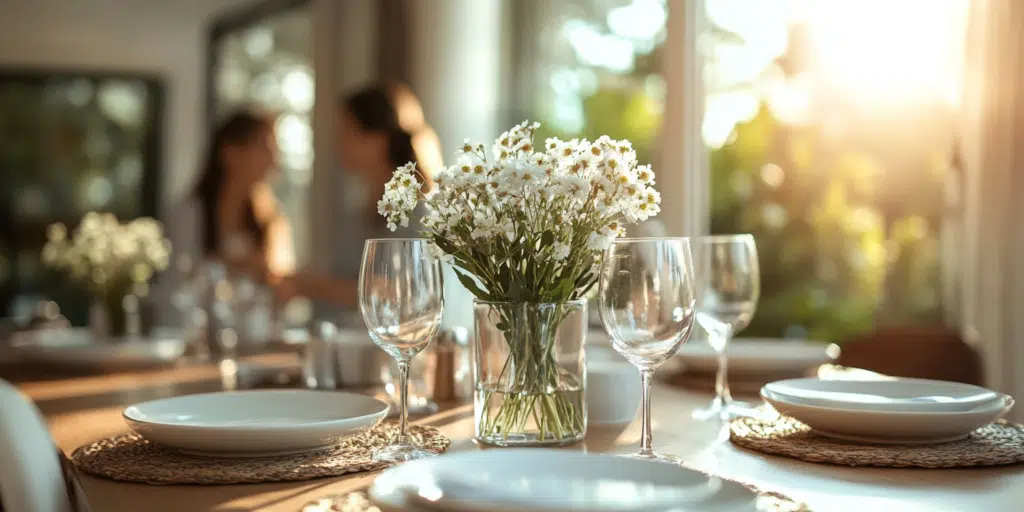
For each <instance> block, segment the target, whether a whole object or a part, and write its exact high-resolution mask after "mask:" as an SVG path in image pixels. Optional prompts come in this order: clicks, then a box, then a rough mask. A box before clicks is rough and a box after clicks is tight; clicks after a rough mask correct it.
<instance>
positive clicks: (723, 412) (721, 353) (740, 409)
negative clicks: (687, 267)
mask: <svg viewBox="0 0 1024 512" xmlns="http://www.w3.org/2000/svg"><path fill="white" fill-rule="evenodd" d="M696 263H697V276H698V284H697V293H698V304H697V323H699V324H700V326H701V327H702V328H703V329H704V330H705V331H706V332H707V335H708V343H709V344H710V345H711V348H712V349H714V351H715V353H716V354H717V356H718V374H717V376H716V377H715V399H714V400H712V401H711V404H709V405H708V407H706V408H704V409H698V410H696V411H694V412H693V417H694V418H697V419H701V420H706V419H723V420H728V419H731V418H735V417H739V416H751V415H756V411H755V409H754V407H753V406H752V405H750V404H747V403H744V402H737V401H734V400H733V399H732V396H731V395H730V394H729V374H728V368H729V365H728V363H729V359H728V357H727V356H726V347H728V345H729V340H731V339H732V337H733V336H735V335H736V333H738V332H740V331H742V330H743V329H744V328H746V327H747V325H749V324H750V320H751V319H752V318H753V317H754V311H755V310H756V309H757V300H758V298H759V296H760V294H761V281H760V272H759V270H758V262H757V247H756V246H755V245H754V237H753V235H722V236H709V237H704V238H702V239H701V241H700V247H698V248H697V261H696Z"/></svg>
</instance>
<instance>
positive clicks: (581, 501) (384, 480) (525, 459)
mask: <svg viewBox="0 0 1024 512" xmlns="http://www.w3.org/2000/svg"><path fill="white" fill-rule="evenodd" d="M370 497H371V499H372V500H373V502H374V504H375V505H377V506H378V507H379V508H381V509H383V510H385V511H416V510H448V511H470V510H473V511H480V510H488V511H492V512H510V511H520V510H534V511H543V512H554V511H558V512H567V511H583V510H586V511H592V512H611V511H615V512H618V511H627V510H629V511H654V510H669V509H671V510H700V511H707V512H719V511H730V512H732V511H753V510H755V503H756V499H757V495H756V494H755V493H754V492H753V491H751V490H749V489H747V488H746V487H743V486H742V485H740V484H737V483H735V482H730V481H727V480H721V479H719V478H714V477H709V476H707V475H705V474H703V473H700V472H697V471H694V470H691V469H686V468H684V467H682V466H678V465H674V464H663V463H658V462H650V461H643V460H636V459H627V458H624V457H616V456H614V455H595V454H587V453H581V452H574V451H568V450H553V449H530V450H524V449H499V450H484V451H477V452H463V453H456V454H451V455H444V456H441V457H436V458H432V459H425V460H418V461H413V462H408V463H405V464H403V465H401V466H397V467H394V468H391V469H388V470H387V471H385V472H384V473H382V474H381V475H380V476H378V477H377V479H376V480H375V481H374V482H373V486H372V487H371V488H370Z"/></svg>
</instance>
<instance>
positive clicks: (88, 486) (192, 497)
mask: <svg viewBox="0 0 1024 512" xmlns="http://www.w3.org/2000/svg"><path fill="white" fill-rule="evenodd" d="M268 361H270V360H268ZM19 386H20V388H21V389H22V390H23V391H24V392H25V393H26V394H27V395H28V396H29V397H31V398H32V399H33V400H35V402H36V404H37V405H38V406H39V408H40V409H41V410H42V411H43V413H44V415H45V416H46V418H47V421H48V422H49V424H50V429H51V432H52V434H53V437H54V438H55V440H56V441H57V443H58V445H59V446H60V447H61V448H63V449H64V451H65V452H67V453H68V454H70V453H71V452H72V451H73V450H74V449H75V448H77V447H79V446H81V445H83V444H86V443H89V442H91V441H95V440H97V439H99V438H102V437H106V436H111V435H115V434H120V433H124V432H128V427H127V426H126V425H125V423H124V421H123V420H122V419H121V410H122V409H123V408H124V407H125V406H126V405H129V404H131V403H135V402H138V401H141V400H149V399H153V398H158V397H165V396H173V395H177V394H188V393H196V392H203V391H210V390H216V389H219V387H220V379H219V373H218V371H217V369H216V368H214V367H189V368H178V369H173V370H163V371H157V372H140V373H125V374H117V375H108V376H104V377H78V378H74V379H66V380H51V381H45V382H23V383H21V384H20V385H19ZM709 399H710V395H708V394H706V393H702V392H695V391H686V390H682V389H678V388H675V387H670V386H668V385H666V384H664V383H659V384H656V385H655V390H654V394H653V400H654V402H653V410H654V417H653V425H654V445H655V449H656V450H657V451H660V452H663V453H666V454H673V455H678V456H681V457H682V458H683V460H684V464H685V465H687V466H689V467H692V468H694V469H699V470H702V471H705V472H708V473H713V474H717V475H721V476H723V477H726V478H731V479H734V480H739V481H741V482H744V483H748V484H753V485H755V486H758V487H760V488H763V489H765V490H770V491H777V492H782V493H784V494H787V495H789V496H791V497H793V498H795V499H798V500H802V501H804V502H805V503H806V504H808V505H809V506H810V507H811V508H812V509H813V510H815V511H831V510H850V511H870V512H883V511H902V512H910V511H928V512H941V511H951V512H952V511H955V512H967V511H976V510H977V511H981V510H985V511H1013V510H1024V466H1016V467H1003V468H991V469H954V470H941V469H939V470H928V469H866V468H848V467H838V466H829V465H822V464H812V463H808V462H802V461H798V460H794V459H788V458H783V457H774V456H769V455H760V454H757V453H754V452H750V451H747V450H744V449H741V448H737V447H735V446H733V445H732V444H730V443H729V441H728V436H727V434H726V433H725V432H726V431H725V430H724V429H723V426H722V425H720V424H717V423H706V422H697V421H694V420H692V419H690V412H691V410H693V409H694V408H696V407H700V406H702V405H704V404H705V403H707V401H708V400H709ZM417 423H419V424H428V425H433V426H436V427H438V428H439V429H440V430H441V432H443V433H444V434H446V435H447V436H449V437H450V438H451V439H452V446H451V449H450V451H464V450H475V449H477V448H476V447H475V445H474V444H473V443H472V442H471V441H470V437H471V435H472V431H473V416H472V406H471V405H456V406H453V407H450V408H447V409H446V410H444V412H441V413H438V414H435V415H433V416H430V417H426V418H422V419H419V420H418V421H417ZM639 438H640V428H639V421H636V422H634V423H633V424H631V425H629V426H628V427H626V428H625V429H619V430H607V429H593V428H592V429H591V431H590V433H589V434H588V439H587V440H586V441H585V442H584V443H582V444H581V445H579V446H576V447H572V448H569V449H577V450H586V451H589V452H615V453H617V452H631V451H635V450H636V449H637V446H638V443H639ZM374 476H375V473H364V474H357V475H350V476H346V477H339V478H326V479H319V480H311V481H306V482H292V483H274V484H248V485H220V486H193V485H181V486H151V485H141V484H125V483H118V482H114V481H110V480H106V479H102V478H95V477H91V476H88V475H83V476H82V483H83V485H84V487H85V491H86V494H87V496H88V499H89V502H90V504H91V505H92V507H93V510H94V511H97V512H108V511H111V512H114V511H122V510H123V511H128V510H147V511H153V512H157V511H176V512H177V511H203V510H215V511H222V512H226V511H241V510H266V511H287V512H296V511H299V510H301V508H302V506H303V505H304V504H306V503H308V502H310V501H313V500H316V499H318V498H320V497H322V496H324V495H328V494H333V493H342V492H347V491H354V490H362V489H364V488H366V487H367V486H368V485H369V484H370V483H371V482H372V480H373V478H374Z"/></svg>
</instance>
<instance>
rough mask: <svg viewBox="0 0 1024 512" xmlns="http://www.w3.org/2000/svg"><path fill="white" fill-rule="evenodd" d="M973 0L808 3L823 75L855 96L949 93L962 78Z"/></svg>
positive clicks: (927, 97)
mask: <svg viewBox="0 0 1024 512" xmlns="http://www.w3.org/2000/svg"><path fill="white" fill-rule="evenodd" d="M967 3H968V2H967V1H966V0H900V1H896V2H894V1H890V0H843V1H838V0H837V1H829V2H814V3H808V4H805V7H806V8H807V9H809V12H808V13H807V21H808V23H809V27H810V30H811V34H812V40H813V52H814V54H815V57H816V59H817V66H818V69H819V70H820V71H821V78H822V80H823V81H824V82H825V83H826V84H827V85H828V86H829V87H831V88H832V89H833V90H835V91H836V92H837V93H840V94H843V95H844V96H847V97H850V98H851V99H853V100H855V101H861V102H868V101H870V102H875V103H879V102H881V103H894V102H907V101H922V102H931V101H948V100H949V98H950V97H951V96H955V94H956V93H955V91H956V84H957V83H958V81H959V79H958V76H959V73H960V62H961V60H962V48H963V34H964V26H965V23H964V19H965V16H966V4H967ZM951 91H954V92H952V93H951Z"/></svg>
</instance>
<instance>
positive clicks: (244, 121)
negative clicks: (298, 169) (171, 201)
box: [195, 111, 294, 280]
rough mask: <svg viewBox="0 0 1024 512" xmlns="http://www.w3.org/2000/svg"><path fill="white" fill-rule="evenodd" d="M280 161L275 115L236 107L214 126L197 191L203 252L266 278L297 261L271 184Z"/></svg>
mask: <svg viewBox="0 0 1024 512" xmlns="http://www.w3.org/2000/svg"><path fill="white" fill-rule="evenodd" d="M276 162H277V142H276V140H275V138H274V129H273V121H272V119H271V118H269V117H265V116H263V115H260V114H257V113H254V112H249V111H239V112H235V113H233V114H231V115H230V116H228V117H227V118H225V119H224V120H223V121H222V122H221V123H220V124H219V125H217V127H216V129H215V130H214V132H213V136H212V138H211V140H210V142H209V146H208V150H207V154H206V162H205V164H204V167H203V171H202V173H203V174H202V176H201V178H200V181H199V184H198V186H197V187H196V191H195V195H196V198H197V199H198V200H199V202H200V207H201V211H202V216H203V221H202V222H203V253H204V255H205V256H206V257H207V258H210V259H214V260H219V261H221V262H224V263H225V264H226V265H227V266H228V267H229V269H231V270H232V271H234V272H243V273H246V274H249V275H250V276H251V277H254V278H260V279H263V280H267V279H269V278H271V277H272V276H276V275H281V274H284V273H288V272H290V270H291V267H292V266H293V262H294V250H293V246H292V240H291V228H290V227H289V225H288V222H287V219H286V218H285V217H284V216H283V215H281V214H280V212H279V209H278V204H277V198H276V197H275V196H274V192H273V190H272V189H271V187H270V178H271V177H272V173H273V170H274V168H275V166H276Z"/></svg>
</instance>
